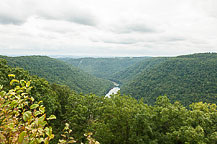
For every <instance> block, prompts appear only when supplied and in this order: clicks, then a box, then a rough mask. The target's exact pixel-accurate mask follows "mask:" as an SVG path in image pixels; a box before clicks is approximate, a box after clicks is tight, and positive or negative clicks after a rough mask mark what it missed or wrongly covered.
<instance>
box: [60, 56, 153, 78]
mask: <svg viewBox="0 0 217 144" xmlns="http://www.w3.org/2000/svg"><path fill="white" fill-rule="evenodd" d="M144 59H149V57H116V58H79V59H74V58H61V60H63V61H65V62H67V63H69V64H71V65H73V66H75V67H78V68H80V69H82V70H84V71H85V72H88V73H89V74H92V75H94V76H96V77H99V78H104V79H111V78H112V76H113V75H114V74H115V73H117V72H119V71H123V70H124V69H126V68H128V67H130V66H132V65H134V64H136V63H137V62H140V61H142V60H144Z"/></svg>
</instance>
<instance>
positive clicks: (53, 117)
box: [47, 115, 56, 120]
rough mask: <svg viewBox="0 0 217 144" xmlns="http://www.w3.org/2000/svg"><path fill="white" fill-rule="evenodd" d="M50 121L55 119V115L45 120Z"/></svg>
mask: <svg viewBox="0 0 217 144" xmlns="http://www.w3.org/2000/svg"><path fill="white" fill-rule="evenodd" d="M52 119H56V116H55V115H51V116H50V117H49V118H47V120H52Z"/></svg>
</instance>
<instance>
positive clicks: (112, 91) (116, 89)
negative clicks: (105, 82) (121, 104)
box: [105, 82, 120, 98]
mask: <svg viewBox="0 0 217 144" xmlns="http://www.w3.org/2000/svg"><path fill="white" fill-rule="evenodd" d="M112 83H113V84H114V86H115V87H114V88H112V89H111V90H110V91H109V92H108V93H107V94H106V95H105V97H108V98H110V96H111V95H112V94H117V93H118V91H119V90H120V88H119V84H117V83H115V82H112Z"/></svg>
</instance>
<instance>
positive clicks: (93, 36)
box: [0, 0, 217, 56]
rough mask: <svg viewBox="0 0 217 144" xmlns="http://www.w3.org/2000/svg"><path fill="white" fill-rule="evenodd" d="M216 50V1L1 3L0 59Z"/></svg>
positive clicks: (22, 0)
mask: <svg viewBox="0 0 217 144" xmlns="http://www.w3.org/2000/svg"><path fill="white" fill-rule="evenodd" d="M199 52H217V0H1V2H0V55H74V56H175V55H183V54H191V53H199Z"/></svg>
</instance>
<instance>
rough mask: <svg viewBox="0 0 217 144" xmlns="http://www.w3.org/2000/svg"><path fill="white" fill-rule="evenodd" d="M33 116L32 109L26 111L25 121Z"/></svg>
mask: <svg viewBox="0 0 217 144" xmlns="http://www.w3.org/2000/svg"><path fill="white" fill-rule="evenodd" d="M31 116H32V112H31V111H26V112H25V113H24V114H23V120H24V121H28V120H29V119H30V117H31Z"/></svg>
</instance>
